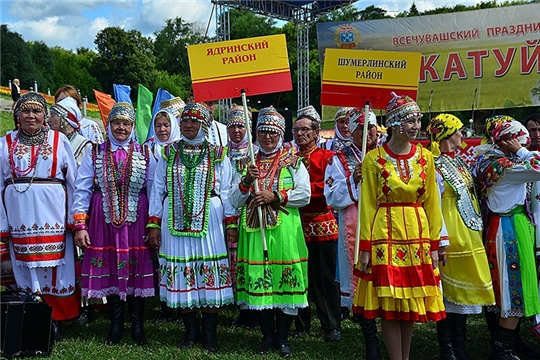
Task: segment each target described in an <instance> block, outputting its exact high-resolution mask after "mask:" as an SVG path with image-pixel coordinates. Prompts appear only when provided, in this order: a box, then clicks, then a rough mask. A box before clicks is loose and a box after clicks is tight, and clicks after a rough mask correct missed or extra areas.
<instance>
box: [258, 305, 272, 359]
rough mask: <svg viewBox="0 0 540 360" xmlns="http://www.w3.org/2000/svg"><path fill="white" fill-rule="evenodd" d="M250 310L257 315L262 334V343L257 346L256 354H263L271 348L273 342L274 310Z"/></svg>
mask: <svg viewBox="0 0 540 360" xmlns="http://www.w3.org/2000/svg"><path fill="white" fill-rule="evenodd" d="M252 312H254V313H255V312H256V313H258V315H259V326H260V327H261V332H262V335H263V338H262V343H261V345H260V346H259V347H258V348H257V354H260V355H264V354H266V353H268V352H270V350H272V346H273V344H274V332H275V326H274V310H260V311H254V310H253V311H252Z"/></svg>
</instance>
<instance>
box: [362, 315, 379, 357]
mask: <svg viewBox="0 0 540 360" xmlns="http://www.w3.org/2000/svg"><path fill="white" fill-rule="evenodd" d="M356 319H357V320H358V322H359V323H360V326H361V327H362V333H363V334H364V340H365V341H366V360H380V359H381V347H380V345H379V338H378V337H377V323H376V322H375V320H373V319H366V318H365V317H364V315H360V314H357V316H356Z"/></svg>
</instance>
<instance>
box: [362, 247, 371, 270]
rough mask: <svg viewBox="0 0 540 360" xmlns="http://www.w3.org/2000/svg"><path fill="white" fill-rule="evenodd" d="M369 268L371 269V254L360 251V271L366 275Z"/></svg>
mask: <svg viewBox="0 0 540 360" xmlns="http://www.w3.org/2000/svg"><path fill="white" fill-rule="evenodd" d="M370 267H371V252H370V251H362V253H361V254H360V271H362V272H365V273H367V271H368V269H369V268H370Z"/></svg>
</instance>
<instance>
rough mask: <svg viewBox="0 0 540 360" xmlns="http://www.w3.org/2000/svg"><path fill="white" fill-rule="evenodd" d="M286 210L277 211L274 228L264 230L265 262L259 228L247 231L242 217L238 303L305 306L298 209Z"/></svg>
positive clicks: (304, 256) (304, 258)
mask: <svg viewBox="0 0 540 360" xmlns="http://www.w3.org/2000/svg"><path fill="white" fill-rule="evenodd" d="M287 210H288V211H289V212H290V213H289V215H285V214H280V218H281V221H280V224H279V225H278V226H277V227H275V228H272V229H265V235H266V245H267V249H268V261H265V259H264V252H263V245H262V235H261V231H260V230H257V231H254V229H249V230H246V223H245V216H242V223H241V226H240V236H239V239H238V259H237V275H236V291H237V294H236V295H237V296H236V298H237V302H238V304H239V305H242V304H245V305H247V306H248V308H250V309H254V310H262V309H272V308H280V309H285V308H289V309H297V308H304V307H307V305H308V301H307V289H308V280H307V279H308V278H307V261H308V250H307V247H306V242H305V240H304V233H303V231H302V223H301V220H300V215H299V211H298V209H297V208H287ZM243 211H245V208H244V210H243Z"/></svg>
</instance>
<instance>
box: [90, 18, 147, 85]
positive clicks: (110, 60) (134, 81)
mask: <svg viewBox="0 0 540 360" xmlns="http://www.w3.org/2000/svg"><path fill="white" fill-rule="evenodd" d="M94 43H95V44H96V47H97V50H98V56H97V58H96V59H95V62H94V69H93V74H94V75H95V76H96V78H97V79H98V80H99V82H100V83H101V85H102V86H103V90H104V91H105V92H107V93H112V88H113V84H124V85H129V86H131V87H132V89H137V86H138V84H139V83H141V84H151V85H150V86H152V85H153V84H154V83H155V80H156V78H157V70H156V66H155V57H154V54H153V43H152V41H151V40H150V39H149V38H147V37H144V36H143V35H142V34H141V32H140V31H138V30H130V31H125V30H123V29H121V28H120V27H107V28H105V29H103V30H101V31H100V32H99V33H98V34H97V35H96V39H95V40H94ZM132 93H135V94H136V93H137V92H136V91H134V92H133V91H132Z"/></svg>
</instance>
